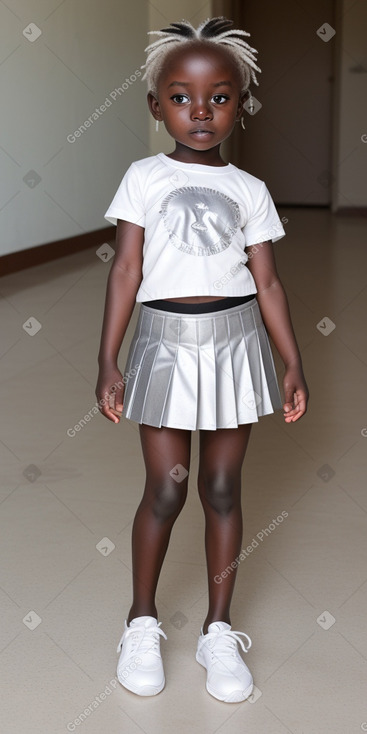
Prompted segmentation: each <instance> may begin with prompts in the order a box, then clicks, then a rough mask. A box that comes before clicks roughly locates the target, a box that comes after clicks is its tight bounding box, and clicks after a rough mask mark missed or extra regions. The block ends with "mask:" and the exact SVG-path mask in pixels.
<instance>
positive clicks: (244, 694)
mask: <svg viewBox="0 0 367 734" xmlns="http://www.w3.org/2000/svg"><path fill="white" fill-rule="evenodd" d="M196 660H197V662H198V663H199V665H202V667H203V668H205V670H208V669H207V667H206V665H205V663H204V662H203V661H202V660H200V658H198V656H197V655H196ZM205 688H206V690H207V691H208V693H210V695H211V696H213V697H214V698H216V699H217V700H218V701H223V702H224V703H240V701H246V698H248V697H249V696H251V693H252V691H253V690H254V683H253V681H252V683H251V684H250V685H249V686H248V688H246V690H245V691H241V690H238V691H232V693H230V694H229V695H228V696H221V695H220V694H218V693H216V692H215V691H214V690H213V689H212V688H211V687H210V686H208V683H206V685H205Z"/></svg>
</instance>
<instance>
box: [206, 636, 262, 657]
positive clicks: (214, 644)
mask: <svg viewBox="0 0 367 734" xmlns="http://www.w3.org/2000/svg"><path fill="white" fill-rule="evenodd" d="M239 635H242V637H246V638H247V641H248V646H247V648H246V647H245V645H244V644H243V641H242V640H241V637H239ZM237 642H239V644H240V646H241V648H242V650H243V651H244V652H248V650H249V649H250V647H251V645H252V642H251V639H250V637H249V636H248V635H246V633H245V632H238V631H234V630H216V631H215V632H208V633H207V634H206V635H204V636H203V638H202V639H201V640H200V641H199V645H198V652H200V650H201V648H202V647H203V645H207V644H208V646H209V648H210V650H211V652H212V656H215V657H216V656H217V655H218V658H217V660H219V661H222V660H223V657H224V656H230V657H236V652H238V650H237Z"/></svg>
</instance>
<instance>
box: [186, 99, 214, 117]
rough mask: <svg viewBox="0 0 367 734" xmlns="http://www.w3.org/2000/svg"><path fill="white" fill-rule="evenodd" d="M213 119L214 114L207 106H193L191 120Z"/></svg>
mask: <svg viewBox="0 0 367 734" xmlns="http://www.w3.org/2000/svg"><path fill="white" fill-rule="evenodd" d="M212 117H213V115H212V112H211V110H210V109H209V107H208V106H207V105H206V104H204V103H203V104H196V105H193V108H192V110H191V118H192V119H193V120H211V118H212Z"/></svg>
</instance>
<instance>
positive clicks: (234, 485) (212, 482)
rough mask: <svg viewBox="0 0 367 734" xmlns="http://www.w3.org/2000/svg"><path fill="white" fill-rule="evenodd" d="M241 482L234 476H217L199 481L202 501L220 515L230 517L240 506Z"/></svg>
mask: <svg viewBox="0 0 367 734" xmlns="http://www.w3.org/2000/svg"><path fill="white" fill-rule="evenodd" d="M239 485H240V482H239V481H238V480H236V479H235V478H234V477H233V476H228V475H226V474H219V473H217V474H215V475H214V476H211V477H208V478H206V479H204V480H203V479H199V492H200V497H201V499H202V500H203V499H204V500H205V501H206V502H207V503H208V504H209V505H210V507H211V508H212V509H213V510H214V511H215V512H217V513H218V514H219V515H228V514H229V513H230V512H233V510H234V509H236V507H238V506H240V491H239Z"/></svg>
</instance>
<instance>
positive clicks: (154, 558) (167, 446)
mask: <svg viewBox="0 0 367 734" xmlns="http://www.w3.org/2000/svg"><path fill="white" fill-rule="evenodd" d="M139 431H140V440H141V446H142V451H143V456H144V462H145V468H146V482H145V488H144V495H143V498H142V500H141V502H140V505H139V507H138V509H137V512H136V515H135V519H134V523H133V529H132V564H133V603H132V606H131V609H130V612H129V615H128V618H127V622H128V624H129V623H130V622H131V620H132V619H133V618H134V617H140V616H145V615H149V616H152V617H156V618H157V609H156V606H155V594H156V588H157V584H158V578H159V574H160V570H161V567H162V563H163V559H164V557H165V554H166V551H167V548H168V543H169V539H170V535H171V530H172V527H173V524H174V522H175V520H176V518H177V517H178V515H179V513H180V512H181V510H182V508H183V506H184V504H185V500H186V496H187V487H188V476H183V475H184V473H185V472H184V471H183V470H182V469H180V468H178V469H177V470H175V467H176V465H177V464H180V465H182V466H183V467H184V468H185V469H186V470H187V471H189V465H190V453H191V431H186V430H181V429H177V428H166V427H164V426H163V427H162V428H156V427H154V426H148V425H145V424H139ZM172 470H174V471H172ZM171 472H172V473H171Z"/></svg>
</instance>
